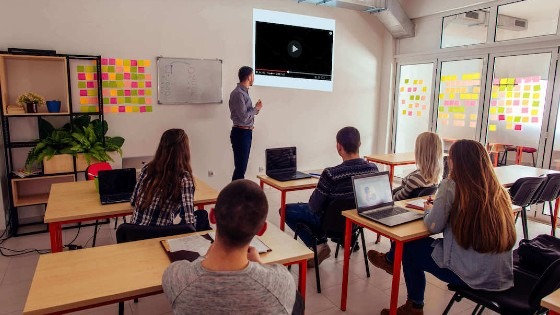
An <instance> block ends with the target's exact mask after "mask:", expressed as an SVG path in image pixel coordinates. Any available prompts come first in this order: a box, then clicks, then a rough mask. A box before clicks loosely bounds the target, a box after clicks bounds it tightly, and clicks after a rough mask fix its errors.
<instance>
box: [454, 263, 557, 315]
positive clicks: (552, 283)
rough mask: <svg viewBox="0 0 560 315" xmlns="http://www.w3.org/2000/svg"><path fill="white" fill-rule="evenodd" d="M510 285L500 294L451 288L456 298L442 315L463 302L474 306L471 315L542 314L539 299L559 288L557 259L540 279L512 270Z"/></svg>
mask: <svg viewBox="0 0 560 315" xmlns="http://www.w3.org/2000/svg"><path fill="white" fill-rule="evenodd" d="M513 282H514V284H513V287H512V288H510V289H508V290H506V291H501V292H491V291H483V290H474V289H471V288H468V287H459V286H454V285H451V284H450V285H448V286H447V288H448V289H449V290H451V291H455V294H454V295H453V297H452V298H451V300H450V301H449V304H448V305H447V307H446V308H445V311H444V312H443V314H444V315H446V314H448V313H449V311H450V310H451V307H452V306H453V303H454V302H455V301H457V302H459V301H461V299H462V298H466V299H468V300H471V301H473V302H474V303H476V304H477V305H476V307H475V309H474V310H473V312H472V314H482V312H483V311H484V309H485V308H489V309H490V310H492V311H494V312H497V313H499V314H507V315H522V314H523V315H532V314H544V313H545V312H546V311H547V310H546V309H544V308H542V307H541V306H540V302H541V300H542V298H544V297H545V296H547V295H549V294H550V293H552V292H554V291H555V290H556V289H558V288H560V259H558V260H556V261H555V262H553V263H552V264H551V265H550V266H549V267H548V268H547V269H546V270H545V272H544V273H543V274H542V275H541V276H540V277H535V276H534V275H531V274H530V273H527V272H525V271H524V270H522V269H520V268H517V267H515V268H514V269H513ZM530 288H531V289H530ZM529 290H530V291H529Z"/></svg>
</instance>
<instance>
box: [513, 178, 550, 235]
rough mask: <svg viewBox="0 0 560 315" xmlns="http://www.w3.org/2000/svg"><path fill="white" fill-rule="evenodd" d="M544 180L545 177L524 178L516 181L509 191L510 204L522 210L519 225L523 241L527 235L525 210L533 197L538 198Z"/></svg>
mask: <svg viewBox="0 0 560 315" xmlns="http://www.w3.org/2000/svg"><path fill="white" fill-rule="evenodd" d="M546 180H547V178H546V177H524V178H520V179H518V180H516V181H515V183H513V185H512V186H511V188H510V189H509V194H510V195H511V201H512V203H513V204H514V205H516V206H520V207H521V208H522V209H521V223H522V225H523V238H524V239H527V238H528V234H529V233H528V231H527V208H528V207H530V206H531V205H533V204H534V202H535V199H536V197H535V196H538V194H539V193H540V189H542V187H543V184H544V183H545V182H546ZM518 216H519V215H518ZM516 221H517V217H516Z"/></svg>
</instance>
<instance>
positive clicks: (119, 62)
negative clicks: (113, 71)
mask: <svg viewBox="0 0 560 315" xmlns="http://www.w3.org/2000/svg"><path fill="white" fill-rule="evenodd" d="M115 66H121V67H122V66H123V60H122V59H119V58H117V59H115Z"/></svg>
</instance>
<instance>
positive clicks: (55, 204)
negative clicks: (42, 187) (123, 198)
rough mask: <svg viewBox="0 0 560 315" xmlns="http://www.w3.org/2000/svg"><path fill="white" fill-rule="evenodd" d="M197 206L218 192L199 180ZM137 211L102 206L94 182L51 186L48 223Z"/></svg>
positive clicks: (119, 205) (213, 198)
mask: <svg viewBox="0 0 560 315" xmlns="http://www.w3.org/2000/svg"><path fill="white" fill-rule="evenodd" d="M194 180H195V187H196V188H195V192H194V204H195V206H196V205H197V204H206V203H213V202H215V201H216V199H217V198H218V193H219V192H218V191H217V190H215V189H214V188H212V187H210V186H208V184H206V183H205V182H203V181H201V180H199V179H198V178H196V177H195V179H194ZM133 210H134V208H133V207H132V205H131V204H130V202H121V203H114V204H110V205H101V201H100V200H99V192H97V190H96V189H95V183H94V181H81V182H70V183H58V184H53V185H52V186H51V192H50V194H49V200H48V203H47V210H46V212H45V219H44V220H45V223H51V222H63V221H69V220H80V219H84V220H87V219H90V218H95V217H99V216H103V215H107V216H109V215H121V214H122V215H128V214H132V211H133Z"/></svg>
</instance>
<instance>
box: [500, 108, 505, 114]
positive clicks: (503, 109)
mask: <svg viewBox="0 0 560 315" xmlns="http://www.w3.org/2000/svg"><path fill="white" fill-rule="evenodd" d="M505 112H506V109H505V108H504V107H498V113H499V114H503V113H505Z"/></svg>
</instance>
